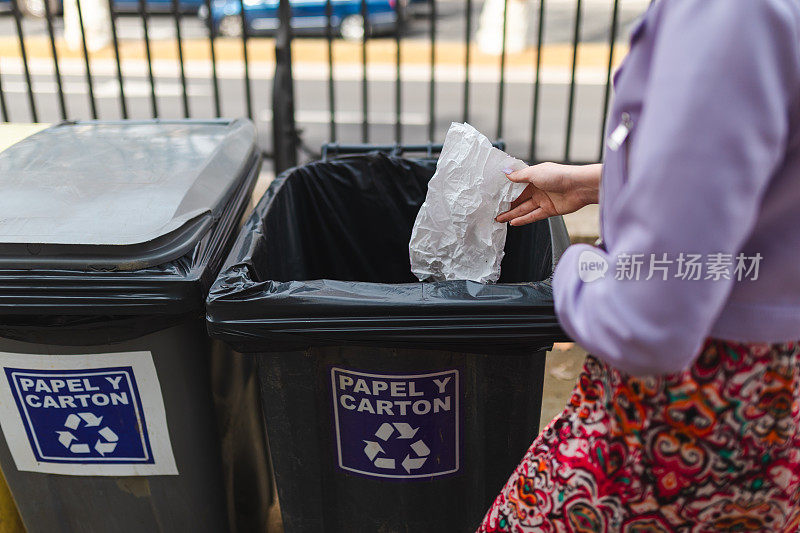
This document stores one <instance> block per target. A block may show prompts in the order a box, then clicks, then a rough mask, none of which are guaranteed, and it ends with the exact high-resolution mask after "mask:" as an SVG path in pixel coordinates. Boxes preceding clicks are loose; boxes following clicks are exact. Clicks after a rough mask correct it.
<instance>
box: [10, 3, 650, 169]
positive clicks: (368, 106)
mask: <svg viewBox="0 0 800 533" xmlns="http://www.w3.org/2000/svg"><path fill="white" fill-rule="evenodd" d="M24 1H25V0H10V1H8V12H7V13H6V16H5V17H2V18H0V23H3V24H5V26H0V37H2V32H3V31H5V32H6V33H7V35H6V41H7V42H5V43H4V45H3V46H2V49H1V50H0V56H2V57H0V115H2V119H3V120H4V121H16V122H20V121H34V122H38V121H48V122H51V121H57V120H59V119H60V120H66V119H84V118H92V119H98V118H99V119H105V118H108V119H116V118H129V117H131V118H143V117H152V118H159V117H168V118H174V117H177V116H182V117H187V118H203V117H210V116H216V117H219V116H221V115H246V116H248V117H249V118H251V119H253V120H255V121H256V123H257V125H258V126H259V132H260V136H261V142H262V146H263V148H264V150H265V153H266V154H267V155H270V156H272V157H273V158H274V161H275V167H276V169H277V170H280V169H283V168H286V167H287V166H290V165H292V164H294V163H295V162H296V161H297V160H298V157H300V158H303V157H306V158H313V157H318V156H319V147H320V146H321V145H322V144H323V143H325V142H329V143H334V144H335V143H345V144H354V143H380V144H384V145H396V146H399V145H402V144H404V143H405V144H415V145H425V144H430V145H433V144H437V143H441V141H442V139H443V137H444V132H445V131H446V127H447V125H448V124H449V122H450V121H453V120H459V121H471V122H472V121H475V122H474V123H475V125H476V126H477V127H478V128H479V129H481V130H482V131H484V132H485V133H487V134H488V135H490V136H493V137H494V138H496V139H498V140H505V141H506V143H507V145H508V147H509V151H511V152H512V153H514V155H517V156H520V157H523V158H526V159H527V160H529V161H532V162H533V161H539V160H543V159H552V160H560V161H564V162H588V161H595V160H598V159H599V158H600V155H601V152H602V140H603V133H602V132H603V130H604V128H605V116H606V113H607V110H608V103H609V99H610V96H611V73H612V70H613V67H614V64H615V62H616V61H618V59H619V55H620V53H619V52H620V50H619V48H621V47H620V46H619V44H618V43H619V41H620V34H621V33H622V30H623V29H624V26H625V25H626V24H629V23H630V22H631V21H632V20H633V19H634V18H635V17H636V16H637V15H638V14H639V13H640V12H641V10H642V7H641V5H640V3H641V0H638V1H637V0H629V1H630V2H633V3H634V4H635V5H633V6H632V7H630V6H626V5H625V4H626V0H530V2H532V3H529V4H528V5H527V8H528V11H529V12H530V13H531V15H532V23H531V24H530V25H529V28H530V29H529V33H530V37H531V39H530V41H531V42H530V46H529V48H528V49H527V50H526V51H525V53H522V54H520V53H519V52H515V53H514V54H511V55H510V54H509V52H508V51H507V42H508V35H507V32H508V31H509V29H508V24H507V22H508V20H509V17H508V16H506V14H507V13H508V9H509V3H510V2H519V1H520V0H502V5H503V8H502V10H503V16H502V17H501V20H502V24H501V25H502V28H501V31H502V39H501V41H500V42H501V47H500V50H499V54H497V56H496V57H495V58H494V59H491V60H487V57H488V56H487V54H482V53H481V52H479V51H476V50H477V48H476V45H475V40H476V38H475V32H476V28H477V26H478V20H477V19H478V17H479V12H480V9H481V6H482V2H481V0H459V1H458V2H454V1H453V0H427V1H426V2H424V4H423V5H422V8H421V12H422V14H421V15H420V14H417V15H416V16H412V15H410V13H409V11H410V10H409V8H408V7H407V6H406V5H405V4H404V3H403V2H402V1H398V2H396V3H395V2H393V6H394V10H395V13H396V23H395V24H394V25H393V27H392V29H391V30H390V32H389V34H388V35H380V36H378V35H371V33H372V32H370V31H369V18H370V10H371V9H373V7H372V5H373V4H372V0H369V3H368V0H360V6H359V7H360V9H359V13H360V15H361V17H362V21H366V24H365V31H363V35H362V37H361V39H360V40H359V41H358V42H356V43H353V42H349V43H342V42H341V40H340V39H339V35H338V34H339V30H340V27H339V24H340V22H341V20H340V19H341V17H339V16H338V15H336V14H335V12H334V3H333V1H332V0H320V9H323V10H324V11H323V17H324V18H323V20H324V24H322V25H321V28H320V32H321V38H317V39H315V40H314V39H302V40H297V39H293V35H292V33H293V30H292V28H291V27H290V24H289V21H290V18H291V7H290V2H289V0H281V2H280V8H279V10H278V18H279V21H280V23H279V24H278V25H277V30H276V31H275V33H274V39H271V38H270V39H267V38H263V37H261V36H257V35H254V34H253V26H252V25H251V24H249V22H252V18H251V17H250V16H247V17H241V16H240V17H239V18H238V20H239V22H240V24H241V30H240V31H236V32H233V33H238V36H236V37H234V38H231V37H222V36H220V35H219V32H218V31H217V30H218V29H219V27H218V24H217V22H216V21H215V19H214V17H212V16H210V15H208V16H206V17H205V20H204V21H203V22H200V20H199V19H198V18H197V15H196V14H194V13H187V12H186V10H185V9H184V7H185V6H184V5H183V4H181V2H182V1H183V0H171V3H170V4H166V5H163V4H160V3H158V2H154V0H149V1H148V0H138V4H136V7H135V9H134V10H133V13H125V14H123V13H121V12H120V8H119V6H118V5H117V2H115V0H103V1H107V2H108V10H109V20H108V22H109V23H110V42H109V44H108V46H106V47H105V48H104V49H101V50H98V51H92V50H91V49H90V48H91V47H90V43H88V42H87V33H88V32H87V30H86V24H87V23H86V21H85V20H84V19H85V18H86V17H85V16H84V15H85V13H86V10H85V9H83V10H82V9H81V1H82V0H72V1H74V2H76V8H77V14H78V20H77V24H78V26H79V33H80V46H79V49H78V50H77V51H69V50H66V48H65V45H64V42H63V39H62V37H61V33H60V32H61V30H62V28H63V25H64V23H63V21H62V18H61V17H60V16H59V13H60V11H61V7H60V2H59V3H56V2H53V1H52V0H50V1H47V0H44V2H43V7H44V13H43V15H44V16H43V17H41V18H38V19H36V18H32V17H30V16H28V15H26V14H24V8H25V5H23V4H21V2H24ZM65 1H66V0H65ZM90 1H91V0H83V2H84V3H86V2H90ZM214 1H219V0H204V1H203V4H202V6H201V10H202V11H205V13H206V14H210V13H212V7H213V6H212V4H213V3H214ZM354 1H356V2H358V1H359V0H354ZM388 1H389V0H387V2H388ZM487 1H491V0H487ZM228 2H229V3H233V5H234V7H238V9H239V12H240V13H242V12H244V13H246V14H248V11H247V10H246V4H245V1H244V0H228ZM0 3H1V2H0ZM237 4H238V5H237ZM154 6H156V7H162V8H163V9H165V11H166V12H165V13H160V14H158V15H156V14H154V13H153V12H152V11H153V7H154ZM128 8H130V6H128ZM247 9H250V8H247ZM234 11H235V9H234ZM271 16H273V17H274V14H273V15H271ZM548 16H550V18H549V19H548ZM228 22H230V21H228ZM548 30H550V31H551V32H552V33H553V34H554V35H555V36H554V37H553V38H548ZM187 32H188V35H187ZM228 33H229V34H230V33H232V32H231V28H230V25H229V26H228ZM293 43H294V44H300V45H302V47H303V49H304V50H306V52H308V50H312V51H311V52H308V53H307V54H306V55H307V57H305V58H301V61H300V62H299V63H298V62H297V57H296V54H295V57H294V59H295V63H296V64H295V65H293V62H292V61H293V54H292V46H293ZM376 43H377V44H379V45H380V52H381V53H382V54H383V55H382V57H383V61H382V62H381V63H380V65H377V64H376V62H374V61H373V60H372V58H371V54H372V52H373V50H372V48H371V46H372V45H373V44H376ZM409 43H411V44H413V46H411V47H410V48H409ZM14 45H15V46H14ZM345 45H346V47H347V50H348V51H350V52H353V51H357V57H356V59H355V60H353V58H352V57H351V58H350V59H349V60H348V61H349V62H348V63H347V65H346V66H347V67H348V68H349V70H348V71H347V75H346V76H345V78H346V79H343V78H342V77H341V76H338V75H337V69H339V68H340V67H341V66H342V61H341V60H340V59H339V55H341V54H337V50H339V49H340V48H341V47H342V46H345ZM136 46H140V47H142V48H143V50H141V49H140V50H139V51H138V52H137V53H135V54H134V55H135V56H136V57H138V58H139V59H138V60H135V61H133V62H132V61H131V60H130V58H129V57H126V55H127V56H131V50H133V48H134V47H136ZM586 46H590V47H592V49H591V51H592V52H593V54H594V55H593V58H594V63H593V65H594V66H593V67H592V68H594V71H592V72H593V75H594V77H593V80H592V81H591V83H589V84H588V85H587V84H583V83H582V82H581V61H580V53H581V50H582V49H583V47H586ZM443 47H444V48H447V53H448V54H449V56H452V55H453V50H456V52H457V53H456V55H458V54H461V57H460V61H458V62H456V61H454V60H453V58H452V57H449V58H448V61H449V63H448V65H449V66H448V68H449V70H448V69H444V70H442V69H443V67H442V61H441V59H440V57H439V54H441V53H442V50H443V49H444V48H443ZM14 48H16V50H15V49H14ZM222 48H224V50H223V52H224V55H225V57H220V54H221V50H222ZM168 49H171V51H170V52H169V54H168V55H169V57H168V58H166V59H165V57H166V56H165V53H166V52H165V50H168ZM386 50H390V51H393V52H394V53H393V54H390V55H393V57H391V60H390V61H387V60H386V57H387V56H386V53H385V52H386ZM548 50H550V51H553V53H554V54H555V53H560V54H561V55H562V56H563V58H564V61H563V62H562V64H561V71H559V72H560V74H559V72H556V73H555V75H551V76H550V78H554V77H555V78H559V75H560V78H559V79H556V80H555V81H553V80H552V79H548V77H547V76H546V75H545V74H546V66H545V64H544V63H543V58H544V56H546V55H547V52H548ZM421 51H422V52H424V53H426V54H427V57H426V58H424V59H423V58H421V57H419V55H420V54H421V53H422V52H421ZM254 55H255V56H257V58H256V59H255V60H254V59H253V57H252V56H254ZM476 55H480V56H481V57H480V62H479V65H477V66H476ZM512 55H513V58H514V61H515V62H514V65H511V66H510V65H509V57H511V56H512ZM409 56H413V57H409ZM598 57H601V60H600V61H599V62H598V59H597V58H598ZM409 60H411V61H412V62H413V66H414V68H413V69H412V70H413V72H412V75H411V76H410V78H411V79H409V76H407V75H406V74H407V72H408V71H409V68H410V67H409V66H408V64H407V63H408V61H409ZM522 60H525V61H527V60H530V62H529V64H525V65H521V64H520V61H522ZM487 61H488V63H487ZM167 63H168V64H169V65H168V66H169V68H166V67H165V65H166V64H167ZM234 63H235V64H236V65H237V66H236V67H234V66H232V64H234ZM456 63H458V64H456ZM600 64H601V65H602V68H600V67H599V66H598V65H600ZM272 65H274V70H273V71H272V72H270V71H269V69H270V67H271V66H272ZM293 67H294V68H293ZM298 67H302V69H301V70H302V72H305V73H306V74H307V73H308V72H312V75H311V76H310V77H309V76H306V75H305V74H304V75H303V76H299V77H298V76H297V72H298V70H297V69H298ZM378 67H379V68H378ZM376 68H378V70H380V76H378V78H380V79H375V78H376V76H374V75H373V72H372V71H373V70H375V69H376ZM221 69H223V70H225V73H224V75H223V73H221ZM254 69H256V70H258V71H259V72H257V73H254ZM476 69H477V70H476ZM478 70H479V72H478ZM492 70H494V74H491V75H487V74H486V73H487V72H489V71H492ZM551 70H553V69H551ZM556 70H557V69H556ZM590 70H591V69H590ZM392 71H393V72H392ZM510 73H512V74H513V76H511V75H510ZM550 74H553V72H550ZM304 76H305V77H304ZM476 76H478V77H479V78H480V79H478V80H476V79H475V78H476ZM510 77H511V78H513V80H511V79H510ZM15 80H19V81H15ZM171 80H174V83H173V82H172V81H171ZM309 80H311V81H309ZM48 84H49V85H48ZM165 84H169V88H170V90H166V91H163V90H161V89H162V88H163V87H164V86H165ZM512 85H513V87H512ZM198 88H200V89H202V90H200V89H198ZM196 89H197V90H196ZM101 104H102V105H101ZM343 106H344V107H351V108H352V109H347V110H343ZM25 108H27V109H25ZM312 108H313V109H314V110H315V114H314V120H313V121H311V122H308V121H307V120H305V119H304V112H306V111H307V110H308V109H312ZM407 109H414V110H416V111H415V114H414V117H415V118H414V120H407V118H408V113H406V110H407ZM376 113H377V114H379V115H380V116H381V117H382V118H381V120H380V124H378V123H376V121H375V120H374V117H375V116H376ZM306 115H308V113H306ZM343 115H346V117H345V118H343ZM559 116H560V117H561V118H560V119H559V118H558V117H559ZM298 154H299V155H298Z"/></svg>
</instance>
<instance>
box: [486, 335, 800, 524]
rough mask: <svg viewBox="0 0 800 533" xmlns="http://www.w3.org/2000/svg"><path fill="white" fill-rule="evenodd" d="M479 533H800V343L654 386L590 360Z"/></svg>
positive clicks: (735, 352)
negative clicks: (569, 396) (730, 532)
mask: <svg viewBox="0 0 800 533" xmlns="http://www.w3.org/2000/svg"><path fill="white" fill-rule="evenodd" d="M479 531H480V532H487V533H488V532H500V531H503V532H506V531H507V532H514V533H522V532H531V531H542V532H606V531H608V532H616V531H622V532H645V531H647V532H662V531H664V532H667V531H668V532H672V531H676V532H677V531H680V532H700V531H703V532H706V531H762V532H770V533H772V532H794V531H800V344H798V343H786V344H773V345H770V344H740V343H732V342H727V341H719V340H713V339H710V340H708V341H706V343H705V346H704V347H703V350H702V353H701V354H700V356H699V357H698V359H697V360H696V361H695V363H694V364H693V365H692V366H691V367H690V368H689V369H687V370H685V371H683V372H680V373H675V374H670V375H666V376H654V377H644V378H633V377H631V376H628V375H626V374H623V373H621V372H619V371H617V370H614V369H613V368H611V367H609V366H608V365H606V364H605V363H603V362H601V361H599V360H597V359H595V358H594V357H592V356H588V357H587V358H586V363H585V365H584V368H583V372H582V373H581V375H580V377H579V380H578V384H577V385H576V387H575V390H574V392H573V395H572V398H571V399H570V401H569V405H568V406H567V408H566V409H565V410H564V412H563V413H562V414H561V415H559V416H558V417H557V418H555V419H554V420H553V421H552V422H551V423H550V424H549V425H548V426H547V428H546V429H545V430H544V431H543V432H542V434H541V435H539V437H538V438H537V439H536V440H535V441H534V442H533V444H532V445H531V447H530V449H529V450H528V452H527V454H526V455H525V457H524V459H523V460H522V462H521V463H520V464H519V466H518V467H517V468H516V470H515V471H514V473H513V474H512V475H511V478H510V479H509V481H508V483H507V484H506V486H505V487H504V488H503V490H502V492H501V493H500V495H499V496H498V497H497V499H496V500H495V502H494V504H493V505H492V507H491V508H490V509H489V512H488V513H487V514H486V517H485V518H484V522H483V524H482V525H481V527H480V528H479Z"/></svg>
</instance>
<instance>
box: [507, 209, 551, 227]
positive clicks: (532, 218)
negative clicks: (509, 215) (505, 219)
mask: <svg viewBox="0 0 800 533" xmlns="http://www.w3.org/2000/svg"><path fill="white" fill-rule="evenodd" d="M545 218H547V213H545V211H544V209H542V208H541V207H537V208H536V209H534V210H533V211H531V212H530V213H528V214H527V215H523V216H521V217H517V218H515V219H513V220H512V221H511V222H509V224H511V225H512V226H524V225H525V224H530V223H531V222H536V221H537V220H544V219H545Z"/></svg>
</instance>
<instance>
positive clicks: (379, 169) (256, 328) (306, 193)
mask: <svg viewBox="0 0 800 533" xmlns="http://www.w3.org/2000/svg"><path fill="white" fill-rule="evenodd" d="M434 170H435V161H430V160H421V161H413V160H407V159H403V158H400V157H395V156H389V155H385V154H381V153H372V154H367V155H358V156H350V157H343V158H340V159H336V160H331V161H322V162H316V163H311V164H308V165H306V166H303V167H299V168H294V169H290V170H288V171H286V172H285V173H283V174H282V175H281V176H279V177H277V178H276V179H275V181H274V182H273V183H272V184H271V185H270V187H269V189H268V190H267V192H266V194H265V195H264V197H263V198H262V199H261V201H260V202H259V204H258V206H257V207H256V209H255V211H254V213H253V214H252V215H251V217H250V218H249V220H248V221H247V222H246V223H245V226H244V228H243V230H242V232H241V233H240V235H239V238H238V241H237V242H236V243H234V246H233V251H232V252H231V255H230V257H229V258H228V261H227V262H226V264H225V266H223V270H222V272H221V273H220V275H219V277H218V278H217V281H216V283H215V284H214V286H213V287H212V289H211V291H210V294H209V301H208V308H207V313H208V316H207V318H208V323H209V330H210V332H211V334H212V335H213V336H215V337H217V338H221V339H223V340H225V341H226V342H228V343H229V344H231V345H232V346H233V347H234V348H235V349H237V350H239V351H243V352H253V351H258V352H263V351H284V350H291V349H297V348H303V347H307V346H313V345H320V346H321V345H343V344H362V345H369V346H398V345H403V346H406V347H417V348H433V349H436V348H445V349H451V350H462V351H468V352H485V353H488V352H494V351H497V350H503V349H508V348H511V347H517V348H521V347H525V348H531V349H539V348H542V347H545V346H548V345H550V344H552V342H553V340H554V339H559V338H563V337H564V335H563V333H562V332H561V329H560V328H559V326H558V322H557V320H556V318H555V314H554V310H553V303H552V289H551V284H550V278H551V275H552V271H553V266H554V262H555V260H556V259H555V258H557V257H558V256H560V254H561V252H562V251H563V249H564V248H565V247H566V246H567V245H568V236H567V233H566V229H565V227H564V223H563V221H562V220H561V218H560V217H558V218H554V219H551V220H549V221H548V220H544V221H539V222H537V223H534V224H530V225H527V226H523V227H518V228H509V232H508V239H507V242H506V256H505V258H504V260H503V263H502V272H501V277H500V280H499V283H498V284H496V285H483V284H480V283H475V282H471V281H446V282H436V283H427V282H423V283H421V282H419V281H416V280H415V278H414V277H413V275H412V273H411V266H410V262H409V258H408V243H409V240H410V238H411V230H412V227H413V224H414V220H415V219H416V216H417V213H418V211H419V209H420V206H421V205H422V203H423V202H424V200H425V194H426V190H427V183H428V181H429V180H430V178H431V177H432V176H433V172H434Z"/></svg>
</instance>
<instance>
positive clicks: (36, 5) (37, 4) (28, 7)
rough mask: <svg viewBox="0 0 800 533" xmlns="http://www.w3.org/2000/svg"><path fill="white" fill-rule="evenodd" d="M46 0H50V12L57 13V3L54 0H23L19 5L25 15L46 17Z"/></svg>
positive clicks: (47, 0) (48, 0)
mask: <svg viewBox="0 0 800 533" xmlns="http://www.w3.org/2000/svg"><path fill="white" fill-rule="evenodd" d="M45 2H50V14H51V15H55V14H56V12H57V11H56V7H57V6H56V3H55V2H54V1H53V0H22V1H21V2H19V3H18V4H17V5H19V7H20V9H21V10H22V12H23V13H24V14H25V15H29V16H31V17H36V18H44V17H45V16H46V15H47V12H46V11H45V9H44V8H45V6H44V3H45Z"/></svg>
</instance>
